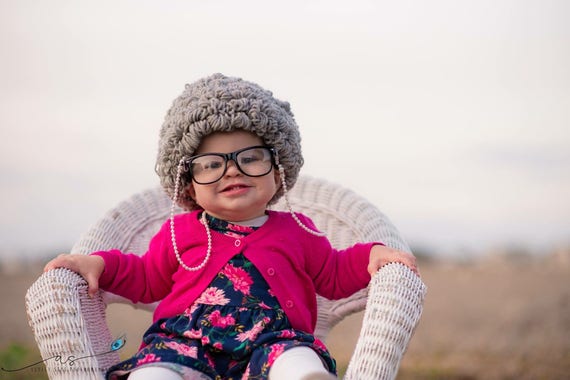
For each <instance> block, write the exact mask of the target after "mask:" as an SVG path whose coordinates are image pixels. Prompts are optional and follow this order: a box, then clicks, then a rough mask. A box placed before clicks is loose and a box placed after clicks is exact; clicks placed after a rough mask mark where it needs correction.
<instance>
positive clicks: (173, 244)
mask: <svg viewBox="0 0 570 380" xmlns="http://www.w3.org/2000/svg"><path fill="white" fill-rule="evenodd" d="M183 164H184V158H182V159H181V160H180V162H179V163H178V170H177V172H176V183H175V184H174V196H173V197H172V205H171V206H170V237H171V240H172V248H173V249H174V254H175V255H176V260H178V263H179V264H180V266H181V267H182V268H184V269H186V270H187V271H190V272H196V271H199V270H200V269H202V268H204V267H205V266H206V263H207V262H208V260H209V259H210V255H211V253H212V234H211V233H210V227H209V226H208V221H207V220H206V212H203V213H202V217H201V218H200V222H201V223H202V224H203V225H204V228H206V235H207V236H208V249H207V251H206V257H204V260H202V262H201V263H200V264H199V265H197V266H195V267H189V266H188V265H186V264H185V263H184V261H182V258H181V257H180V252H179V251H178V244H176V234H175V232H174V209H175V207H176V202H177V201H178V191H179V184H180V176H181V175H182V166H183Z"/></svg>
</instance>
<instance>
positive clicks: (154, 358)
mask: <svg viewBox="0 0 570 380" xmlns="http://www.w3.org/2000/svg"><path fill="white" fill-rule="evenodd" d="M159 361H160V357H158V356H156V355H155V354H148V355H145V356H143V357H142V358H140V359H139V360H137V365H141V364H147V363H156V362H159Z"/></svg>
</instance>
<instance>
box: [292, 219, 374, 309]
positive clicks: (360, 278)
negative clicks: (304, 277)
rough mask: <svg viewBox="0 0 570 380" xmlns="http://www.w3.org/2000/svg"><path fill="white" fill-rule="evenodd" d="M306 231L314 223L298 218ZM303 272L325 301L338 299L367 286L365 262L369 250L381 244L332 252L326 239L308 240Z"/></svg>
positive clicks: (314, 238)
mask: <svg viewBox="0 0 570 380" xmlns="http://www.w3.org/2000/svg"><path fill="white" fill-rule="evenodd" d="M299 217H300V218H302V220H303V223H305V224H306V225H307V226H308V227H309V228H311V229H315V227H314V224H313V222H312V221H311V220H310V219H309V218H308V217H306V216H302V215H299ZM307 240H308V243H309V246H308V256H307V257H306V261H305V263H306V270H307V272H308V273H309V275H310V276H311V277H312V279H313V283H314V284H315V289H316V291H317V293H318V294H320V295H321V296H323V297H326V298H328V299H339V298H344V297H348V296H350V295H352V294H353V293H355V292H357V291H358V290H360V289H363V288H365V287H366V286H367V285H368V283H369V282H370V274H369V273H368V262H369V260H370V249H371V248H372V247H373V246H374V245H378V244H382V243H380V242H362V243H357V244H355V245H353V246H351V247H348V248H346V249H341V250H338V249H335V248H333V247H332V245H331V243H330V241H329V240H328V239H327V238H326V237H315V236H311V237H308V239H307Z"/></svg>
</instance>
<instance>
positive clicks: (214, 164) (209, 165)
mask: <svg viewBox="0 0 570 380" xmlns="http://www.w3.org/2000/svg"><path fill="white" fill-rule="evenodd" d="M222 165H223V164H222V162H221V161H210V162H206V163H205V164H204V165H203V167H202V168H203V170H216V169H219V168H221V167H222Z"/></svg>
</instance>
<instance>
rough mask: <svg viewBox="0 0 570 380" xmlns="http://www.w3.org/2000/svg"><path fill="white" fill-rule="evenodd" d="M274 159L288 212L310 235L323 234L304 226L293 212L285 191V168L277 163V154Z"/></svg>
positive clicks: (321, 235)
mask: <svg viewBox="0 0 570 380" xmlns="http://www.w3.org/2000/svg"><path fill="white" fill-rule="evenodd" d="M275 161H276V162H277V167H278V168H279V177H281V185H282V186H283V196H284V198H285V204H286V205H287V209H288V210H289V213H290V214H291V216H292V217H293V219H294V220H295V222H297V224H298V225H299V227H301V228H302V229H303V230H305V231H307V232H308V233H310V234H311V235H314V236H319V237H323V236H325V233H324V232H320V231H314V230H312V229H310V228H309V227H307V226H305V225H304V224H303V222H301V220H300V219H299V217H298V216H297V214H295V213H294V212H293V208H292V207H291V203H290V202H289V197H288V192H287V182H286V181H285V169H283V165H281V164H280V163H279V158H278V157H277V155H276V157H275Z"/></svg>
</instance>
